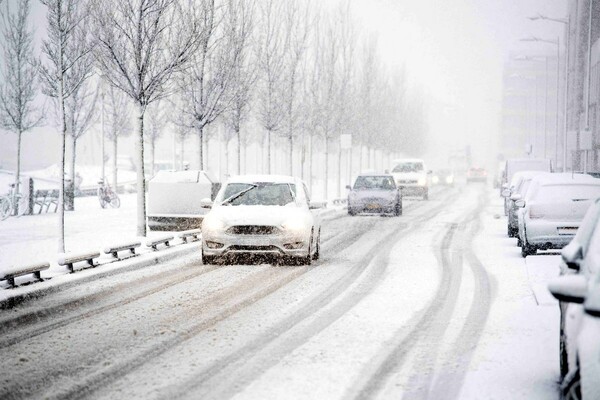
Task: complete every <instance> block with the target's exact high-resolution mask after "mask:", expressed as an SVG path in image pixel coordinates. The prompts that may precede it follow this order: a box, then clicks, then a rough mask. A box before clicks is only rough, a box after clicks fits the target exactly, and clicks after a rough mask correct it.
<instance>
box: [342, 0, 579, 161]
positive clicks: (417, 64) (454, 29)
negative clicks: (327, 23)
mask: <svg viewBox="0 0 600 400" xmlns="http://www.w3.org/2000/svg"><path fill="white" fill-rule="evenodd" d="M566 3H567V1H566V0H354V1H353V3H352V4H353V10H354V12H355V14H356V18H357V19H358V20H359V21H360V22H361V23H362V24H364V27H365V28H366V29H368V30H372V31H374V32H377V33H378V36H379V45H380V53H381V56H382V58H383V59H384V60H385V62H386V63H389V64H390V65H399V66H400V65H406V67H407V71H408V73H409V76H410V77H411V79H412V80H413V81H415V82H419V84H420V85H422V86H423V87H425V88H426V90H427V91H428V92H429V94H430V95H431V97H432V99H433V103H432V109H431V121H430V128H431V131H430V149H429V152H428V153H429V155H430V157H431V158H433V157H435V158H437V159H438V160H439V159H441V160H446V159H447V157H448V156H449V155H450V154H449V153H450V151H452V150H458V149H459V148H464V146H465V145H466V144H467V143H469V144H471V146H472V148H473V156H474V161H475V162H478V163H481V164H483V163H484V160H494V159H495V157H496V151H495V149H494V144H495V142H496V140H497V135H498V133H499V130H500V122H501V120H500V111H501V109H500V105H501V103H500V102H501V84H502V67H503V60H504V59H505V57H506V56H507V54H508V52H509V51H511V50H512V51H515V50H516V51H522V52H523V53H524V54H531V53H532V52H533V53H535V52H542V51H545V50H548V49H547V48H543V45H540V44H530V43H524V42H520V41H519V40H520V39H521V38H523V37H527V36H531V35H537V36H541V37H553V38H554V37H556V36H557V35H559V34H562V25H560V24H554V23H548V22H544V21H539V22H532V21H529V20H528V19H527V17H528V16H532V15H535V14H536V13H538V12H539V13H544V14H547V15H552V16H564V15H565V11H566ZM540 46H542V47H540ZM449 149H450V151H449Z"/></svg>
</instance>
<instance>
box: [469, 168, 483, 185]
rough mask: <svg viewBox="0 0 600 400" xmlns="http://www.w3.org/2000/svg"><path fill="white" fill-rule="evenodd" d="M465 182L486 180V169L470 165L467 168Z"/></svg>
mask: <svg viewBox="0 0 600 400" xmlns="http://www.w3.org/2000/svg"><path fill="white" fill-rule="evenodd" d="M467 182H487V170H486V169H485V168H482V167H471V168H469V169H468V170H467Z"/></svg>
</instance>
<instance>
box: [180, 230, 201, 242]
mask: <svg viewBox="0 0 600 400" xmlns="http://www.w3.org/2000/svg"><path fill="white" fill-rule="evenodd" d="M201 234H202V231H201V230H200V229H190V230H189V231H182V232H179V238H180V239H181V241H182V242H184V243H187V242H188V240H190V239H191V240H192V241H196V240H198V239H200V235H201Z"/></svg>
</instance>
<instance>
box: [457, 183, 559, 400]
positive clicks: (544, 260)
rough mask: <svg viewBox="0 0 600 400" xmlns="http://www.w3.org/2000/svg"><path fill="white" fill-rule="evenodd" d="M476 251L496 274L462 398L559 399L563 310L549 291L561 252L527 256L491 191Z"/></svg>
mask: <svg viewBox="0 0 600 400" xmlns="http://www.w3.org/2000/svg"><path fill="white" fill-rule="evenodd" d="M490 199H492V202H491V204H490V205H489V206H488V207H487V208H486V209H485V211H484V214H483V217H482V218H483V221H482V222H483V223H482V231H481V234H480V235H478V236H477V238H476V240H475V252H476V255H477V257H478V258H479V259H480V261H481V263H482V264H483V265H484V266H485V268H486V270H487V272H488V274H489V275H490V277H493V282H494V283H493V284H492V288H493V292H494V295H493V302H492V305H491V309H490V313H489V317H488V320H487V323H486V327H485V329H484V331H483V334H482V337H481V340H480V342H479V345H478V347H477V349H476V351H475V354H474V357H473V359H472V361H471V365H470V368H469V373H468V374H467V376H466V379H465V382H464V385H463V388H462V391H461V393H460V396H459V397H458V398H460V399H482V398H485V399H507V398H510V399H515V400H516V399H522V400H536V399H539V400H542V399H555V398H558V381H559V376H560V374H559V360H558V338H559V332H558V331H559V309H558V303H557V302H556V300H554V298H553V297H552V296H551V295H550V293H549V292H548V290H547V282H548V280H549V279H552V278H553V277H556V276H557V275H558V272H559V270H558V262H559V256H558V255H557V253H554V254H551V253H549V254H543V253H542V254H540V255H536V256H529V257H527V259H523V258H522V257H521V254H520V249H519V247H517V245H516V239H513V238H508V237H507V235H506V217H505V216H504V214H503V212H502V202H501V200H500V199H499V198H498V197H497V195H495V193H494V194H492V195H490Z"/></svg>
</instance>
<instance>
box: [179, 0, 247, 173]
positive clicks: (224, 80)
mask: <svg viewBox="0 0 600 400" xmlns="http://www.w3.org/2000/svg"><path fill="white" fill-rule="evenodd" d="M229 5H230V6H232V7H233V6H235V3H234V2H230V4H229ZM200 7H201V9H202V12H201V15H202V33H203V34H202V38H201V40H200V46H199V48H198V51H197V52H196V53H194V55H193V61H192V63H191V66H190V68H189V69H188V70H187V71H186V73H185V74H181V75H180V76H179V78H178V86H179V91H180V93H181V100H182V105H183V108H182V110H183V112H185V113H186V114H188V115H189V116H190V117H191V120H192V121H193V126H192V127H193V128H194V129H196V131H197V133H198V147H199V150H198V152H199V159H198V164H199V166H200V169H204V167H205V160H204V154H203V153H204V152H203V147H204V146H203V144H204V141H205V140H207V139H208V137H206V131H205V130H206V127H207V126H208V125H210V124H211V123H213V122H214V121H215V119H217V118H218V117H219V116H220V115H221V114H222V113H223V112H224V111H225V109H226V108H227V106H228V101H229V98H228V97H227V94H228V89H229V85H230V84H231V82H232V76H233V66H234V65H235V57H236V56H237V55H236V51H237V49H236V47H237V46H238V44H237V43H235V42H234V41H233V40H232V39H234V38H231V37H228V36H227V35H226V34H225V32H224V31H225V28H224V27H222V26H221V25H222V20H223V18H225V17H224V15H223V13H227V12H229V8H231V7H226V6H224V7H220V8H218V9H217V8H215V1H214V0H203V1H201V2H200Z"/></svg>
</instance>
